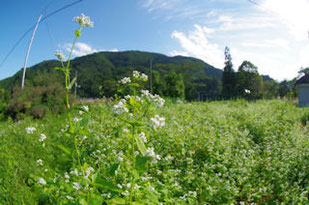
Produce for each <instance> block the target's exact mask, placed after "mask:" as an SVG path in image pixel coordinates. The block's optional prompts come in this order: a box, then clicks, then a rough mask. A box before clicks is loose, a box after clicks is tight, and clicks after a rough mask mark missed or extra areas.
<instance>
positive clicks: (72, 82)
mask: <svg viewBox="0 0 309 205" xmlns="http://www.w3.org/2000/svg"><path fill="white" fill-rule="evenodd" d="M75 81H76V77H75V78H73V80H72V81H71V82H70V85H69V86H68V87H67V89H68V90H71V89H72V87H73V85H74V83H75Z"/></svg>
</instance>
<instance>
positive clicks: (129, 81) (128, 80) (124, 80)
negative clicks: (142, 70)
mask: <svg viewBox="0 0 309 205" xmlns="http://www.w3.org/2000/svg"><path fill="white" fill-rule="evenodd" d="M119 83H121V84H127V83H131V79H130V78H129V77H124V78H123V79H121V80H119Z"/></svg>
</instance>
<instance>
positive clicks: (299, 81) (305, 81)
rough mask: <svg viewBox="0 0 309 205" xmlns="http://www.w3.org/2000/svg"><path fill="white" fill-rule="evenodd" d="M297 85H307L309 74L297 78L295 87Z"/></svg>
mask: <svg viewBox="0 0 309 205" xmlns="http://www.w3.org/2000/svg"><path fill="white" fill-rule="evenodd" d="M299 84H309V74H305V75H304V76H303V77H301V78H299V79H298V80H297V81H296V83H295V85H299Z"/></svg>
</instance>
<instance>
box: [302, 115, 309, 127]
mask: <svg viewBox="0 0 309 205" xmlns="http://www.w3.org/2000/svg"><path fill="white" fill-rule="evenodd" d="M301 123H302V124H303V126H306V125H308V124H309V113H305V114H304V115H303V116H302V118H301Z"/></svg>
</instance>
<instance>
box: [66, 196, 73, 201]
mask: <svg viewBox="0 0 309 205" xmlns="http://www.w3.org/2000/svg"><path fill="white" fill-rule="evenodd" d="M65 198H67V199H68V200H72V199H74V198H73V197H71V196H66V197H65Z"/></svg>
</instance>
